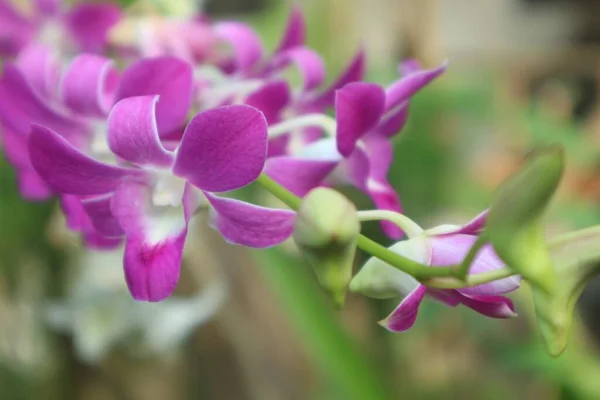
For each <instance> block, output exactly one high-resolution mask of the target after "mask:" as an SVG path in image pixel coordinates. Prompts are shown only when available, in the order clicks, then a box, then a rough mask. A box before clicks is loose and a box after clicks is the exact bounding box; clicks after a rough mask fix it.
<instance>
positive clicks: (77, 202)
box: [60, 194, 92, 232]
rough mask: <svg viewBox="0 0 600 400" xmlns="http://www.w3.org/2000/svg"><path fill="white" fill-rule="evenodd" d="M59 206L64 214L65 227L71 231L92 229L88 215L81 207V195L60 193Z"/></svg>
mask: <svg viewBox="0 0 600 400" xmlns="http://www.w3.org/2000/svg"><path fill="white" fill-rule="evenodd" d="M60 207H61V209H62V212H63V213H64V214H65V218H66V222H67V227H68V228H69V229H71V230H72V231H76V232H86V231H90V230H92V225H91V221H90V218H89V216H88V215H87V213H86V212H85V209H84V208H83V204H82V203H81V197H79V196H75V195H71V194H62V195H61V196H60Z"/></svg>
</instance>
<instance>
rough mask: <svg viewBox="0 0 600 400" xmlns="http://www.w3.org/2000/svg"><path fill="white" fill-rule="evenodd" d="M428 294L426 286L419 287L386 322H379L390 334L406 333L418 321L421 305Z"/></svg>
mask: <svg viewBox="0 0 600 400" xmlns="http://www.w3.org/2000/svg"><path fill="white" fill-rule="evenodd" d="M426 292H427V288H426V287H425V286H423V285H419V286H417V288H416V289H414V290H413V291H412V292H411V293H409V294H408V296H406V297H405V298H404V299H403V300H402V302H401V303H400V304H399V305H398V307H396V309H394V311H392V313H391V314H390V315H388V316H387V317H386V318H385V319H384V320H382V321H379V325H381V326H383V327H384V328H385V329H387V330H389V331H390V332H404V331H406V330H408V329H410V328H411V327H412V326H413V325H414V324H415V321H416V320H417V314H418V312H419V305H420V304H421V301H422V300H423V298H424V297H425V293H426Z"/></svg>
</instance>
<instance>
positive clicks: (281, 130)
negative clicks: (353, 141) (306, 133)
mask: <svg viewBox="0 0 600 400" xmlns="http://www.w3.org/2000/svg"><path fill="white" fill-rule="evenodd" d="M308 126H315V127H319V128H323V130H324V131H325V134H326V135H327V136H335V132H336V130H337V124H336V122H335V119H333V118H331V117H330V116H328V115H325V114H306V115H303V116H301V117H296V118H291V119H288V120H286V121H283V122H280V123H278V124H275V125H273V126H271V127H270V128H269V139H274V138H276V137H278V136H281V135H284V134H286V133H289V132H291V131H293V130H295V129H298V128H305V127H308Z"/></svg>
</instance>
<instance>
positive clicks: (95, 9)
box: [65, 3, 121, 53]
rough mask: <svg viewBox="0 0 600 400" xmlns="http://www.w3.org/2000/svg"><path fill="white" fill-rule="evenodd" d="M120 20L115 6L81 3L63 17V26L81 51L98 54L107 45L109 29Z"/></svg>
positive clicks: (119, 14)
mask: <svg viewBox="0 0 600 400" xmlns="http://www.w3.org/2000/svg"><path fill="white" fill-rule="evenodd" d="M120 19H121V10H120V8H119V7H118V6H117V5H115V4H109V3H81V4H77V5H75V6H73V7H72V8H71V10H70V11H69V12H68V13H67V14H66V15H65V25H66V27H67V29H68V30H69V32H70V33H71V37H70V39H71V40H73V41H75V43H77V45H78V46H79V47H80V49H81V50H83V51H90V52H93V53H100V52H102V51H103V50H104V48H105V47H106V44H107V34H108V31H109V30H110V28H112V27H113V26H114V25H116V24H117V22H119V20H120Z"/></svg>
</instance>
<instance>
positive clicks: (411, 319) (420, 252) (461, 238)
mask: <svg viewBox="0 0 600 400" xmlns="http://www.w3.org/2000/svg"><path fill="white" fill-rule="evenodd" d="M486 215H487V214H486V213H482V214H480V215H478V216H477V217H476V218H475V219H473V220H472V221H470V222H469V223H467V224H466V225H463V226H453V225H442V226H438V227H436V228H433V229H430V230H426V231H420V232H418V231H417V232H411V237H410V238H409V239H408V240H404V241H401V242H398V243H396V244H394V245H392V246H391V247H390V248H389V250H391V251H393V252H395V253H397V254H400V255H403V256H405V257H407V258H409V259H411V260H413V261H417V262H420V263H422V264H425V265H429V266H431V267H434V268H435V267H443V266H449V265H455V264H460V263H461V262H462V261H463V259H464V257H465V256H466V255H467V253H468V252H469V250H470V249H471V247H472V246H473V245H474V244H475V241H476V240H477V235H478V234H479V233H480V231H481V229H482V228H483V226H484V224H485V218H486ZM503 266H504V264H503V262H502V261H501V260H500V259H499V258H498V256H496V254H495V253H494V251H493V249H492V247H491V246H490V245H484V246H483V247H482V248H481V249H480V250H479V252H478V255H477V256H476V257H475V259H474V261H473V263H472V264H471V269H470V272H471V274H473V275H475V274H479V273H482V272H486V271H492V270H496V269H499V268H501V267H503ZM519 283H520V281H519V278H518V277H508V278H503V279H499V280H496V281H493V282H489V283H484V284H481V285H477V286H473V287H465V288H462V289H434V288H429V287H427V286H425V285H423V284H421V283H419V282H418V281H417V280H416V279H415V278H413V277H412V276H410V275H408V274H406V273H404V272H402V271H400V270H398V269H395V268H393V267H392V266H390V265H389V264H386V263H385V262H383V261H381V260H379V259H377V258H374V257H373V258H370V259H369V260H368V261H367V262H366V264H365V265H364V266H363V268H362V269H361V270H360V271H359V273H358V274H357V275H356V276H355V277H354V279H353V280H352V282H351V283H350V289H351V290H353V291H358V292H361V293H363V294H365V295H367V296H370V297H375V298H390V297H397V296H402V297H403V299H402V301H401V302H400V304H399V305H398V307H396V309H394V311H392V313H391V314H390V315H388V316H387V317H386V318H385V319H384V320H382V321H380V324H381V325H382V326H383V327H385V328H386V329H388V330H389V331H392V332H403V331H406V330H407V329H409V328H410V327H412V326H413V324H414V323H415V320H416V318H417V313H418V311H419V305H420V304H421V301H422V300H423V299H424V298H425V297H426V296H428V297H431V298H432V299H434V300H437V301H439V302H441V303H443V304H445V305H447V306H450V307H455V306H457V305H459V304H462V305H464V306H467V307H469V308H471V309H472V310H474V311H476V312H478V313H480V314H482V315H485V316H488V317H491V318H510V317H514V316H516V314H515V309H514V306H513V303H512V301H511V300H510V299H509V298H507V297H505V296H503V294H505V293H509V292H511V291H513V290H516V289H517V288H518V287H519Z"/></svg>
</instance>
